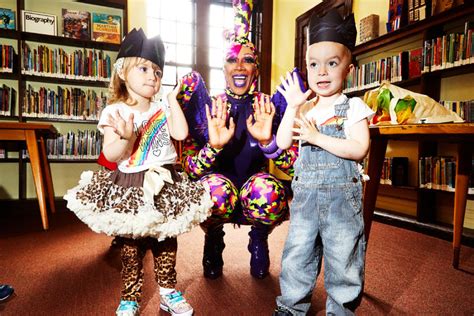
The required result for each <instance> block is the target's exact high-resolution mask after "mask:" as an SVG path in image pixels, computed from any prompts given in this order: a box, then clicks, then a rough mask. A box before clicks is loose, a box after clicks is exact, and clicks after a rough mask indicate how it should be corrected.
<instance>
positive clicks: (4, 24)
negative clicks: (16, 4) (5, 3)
mask: <svg viewBox="0 0 474 316" xmlns="http://www.w3.org/2000/svg"><path fill="white" fill-rule="evenodd" d="M15 22H16V19H15V11H13V10H10V9H4V8H0V29H6V30H14V29H15Z"/></svg>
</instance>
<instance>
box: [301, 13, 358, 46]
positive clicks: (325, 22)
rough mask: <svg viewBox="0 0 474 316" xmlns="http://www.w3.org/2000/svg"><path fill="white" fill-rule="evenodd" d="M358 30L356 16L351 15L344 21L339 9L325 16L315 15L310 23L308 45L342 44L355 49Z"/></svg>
mask: <svg viewBox="0 0 474 316" xmlns="http://www.w3.org/2000/svg"><path fill="white" fill-rule="evenodd" d="M356 37H357V29H356V26H355V22H354V15H353V14H350V15H349V16H347V17H346V18H345V19H343V18H342V17H341V16H340V15H339V12H338V11H337V9H335V8H334V9H331V10H329V11H328V12H327V13H326V14H325V15H323V16H318V15H316V14H313V16H311V19H310V21H309V31H308V45H311V44H314V43H318V42H326V41H327V42H336V43H340V44H342V45H344V46H346V47H347V48H349V50H351V51H352V50H353V49H354V47H355V42H356Z"/></svg>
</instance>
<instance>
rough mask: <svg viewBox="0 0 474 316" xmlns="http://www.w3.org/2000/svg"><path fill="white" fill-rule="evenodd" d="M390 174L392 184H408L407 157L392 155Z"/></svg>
mask: <svg viewBox="0 0 474 316" xmlns="http://www.w3.org/2000/svg"><path fill="white" fill-rule="evenodd" d="M391 176H392V179H391V180H392V185H394V186H406V185H408V158H407V157H392V160H391Z"/></svg>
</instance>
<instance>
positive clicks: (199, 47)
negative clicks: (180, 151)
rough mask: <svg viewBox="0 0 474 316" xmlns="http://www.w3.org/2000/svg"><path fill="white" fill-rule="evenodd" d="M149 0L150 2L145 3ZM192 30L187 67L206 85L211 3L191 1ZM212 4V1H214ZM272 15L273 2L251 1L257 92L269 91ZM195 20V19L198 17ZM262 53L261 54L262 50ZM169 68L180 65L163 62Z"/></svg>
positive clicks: (209, 69) (268, 0)
mask: <svg viewBox="0 0 474 316" xmlns="http://www.w3.org/2000/svg"><path fill="white" fill-rule="evenodd" d="M148 1H152V0H148ZM193 2H194V9H195V10H194V21H195V25H196V28H195V31H194V34H193V37H194V39H195V42H194V43H193V44H194V45H195V47H196V50H195V52H194V53H193V55H194V56H193V57H194V63H193V64H192V65H191V68H192V69H193V70H195V71H197V72H199V73H200V74H201V75H202V77H203V79H204V81H205V82H206V83H209V82H210V72H211V69H212V67H211V66H210V65H209V63H208V62H209V46H208V42H209V23H208V21H209V12H210V5H211V4H212V3H213V1H211V0H194V1H193ZM214 2H216V1H214ZM272 16H273V0H254V8H253V11H252V17H251V22H252V23H251V30H250V33H251V41H252V42H253V43H254V44H255V47H256V48H257V52H258V55H259V56H258V57H259V62H260V66H259V80H258V89H259V90H260V91H262V92H265V93H270V91H271V56H272V49H271V47H272V36H271V34H272ZM198 17H199V18H198ZM147 19H148V16H147ZM263 47H265V50H264V51H262V48H263ZM166 65H170V66H180V64H179V63H175V62H173V63H166Z"/></svg>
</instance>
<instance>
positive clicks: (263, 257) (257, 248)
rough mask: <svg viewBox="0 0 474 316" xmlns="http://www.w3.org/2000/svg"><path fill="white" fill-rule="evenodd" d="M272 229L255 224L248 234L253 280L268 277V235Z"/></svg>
mask: <svg viewBox="0 0 474 316" xmlns="http://www.w3.org/2000/svg"><path fill="white" fill-rule="evenodd" d="M272 229H273V227H272V226H267V225H264V224H259V223H257V224H255V225H253V226H252V228H251V230H250V232H249V236H250V240H249V245H248V250H249V251H250V255H251V257H250V274H251V275H252V276H253V277H254V278H257V279H263V278H265V277H266V276H267V275H268V269H269V268H270V257H269V254H268V235H269V234H270V232H271V231H272Z"/></svg>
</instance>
